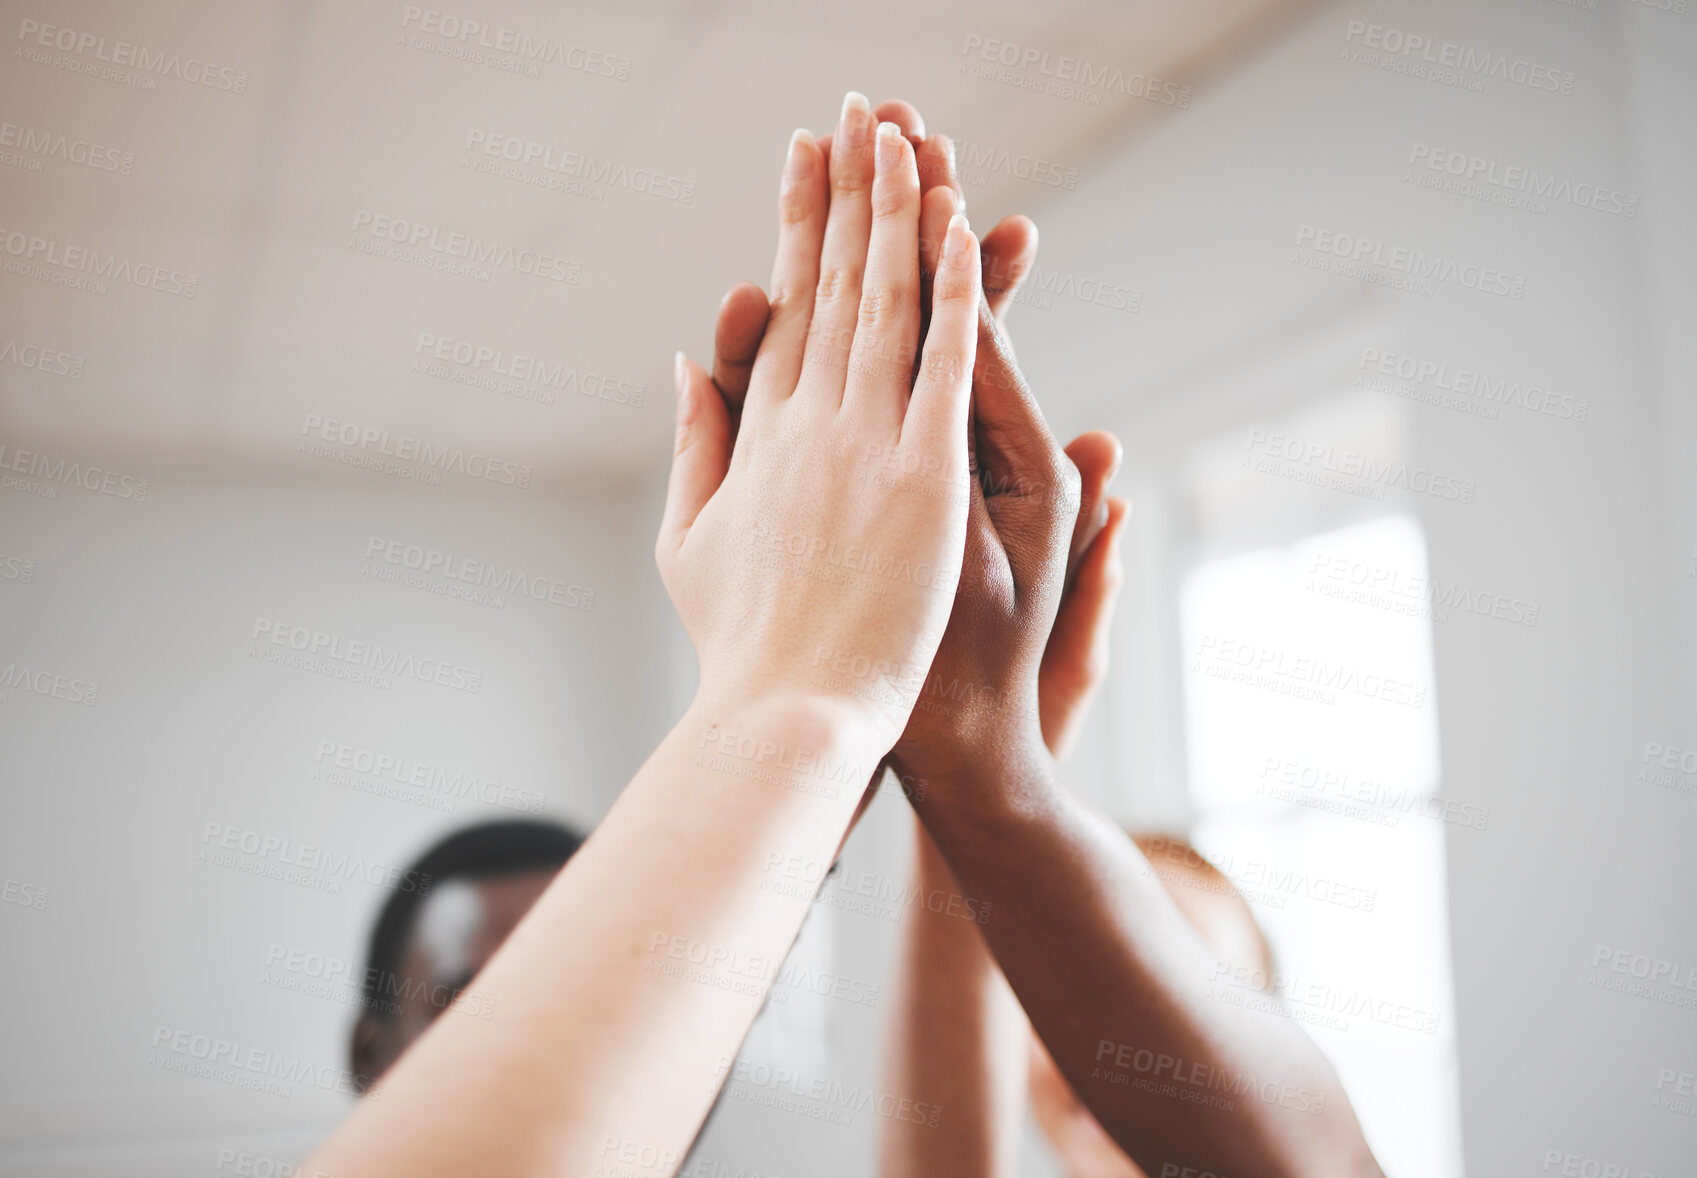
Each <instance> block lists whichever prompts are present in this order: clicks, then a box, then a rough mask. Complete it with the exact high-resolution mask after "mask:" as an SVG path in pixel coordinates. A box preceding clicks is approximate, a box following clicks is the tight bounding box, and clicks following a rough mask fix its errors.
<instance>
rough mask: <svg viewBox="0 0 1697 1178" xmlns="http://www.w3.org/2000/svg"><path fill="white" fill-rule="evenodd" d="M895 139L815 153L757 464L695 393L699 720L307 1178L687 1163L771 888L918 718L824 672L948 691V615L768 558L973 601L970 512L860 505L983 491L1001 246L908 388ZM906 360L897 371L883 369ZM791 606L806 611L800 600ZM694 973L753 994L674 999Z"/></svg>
mask: <svg viewBox="0 0 1697 1178" xmlns="http://www.w3.org/2000/svg"><path fill="white" fill-rule="evenodd" d="M894 139H895V141H894V142H893V143H892V142H890V140H889V139H888V138H887V137H886V138H885V139H884V140H883V146H884V152H883V154H881V155H879V156H878V160H879V165H878V166H877V168H876V169H875V168H874V164H873V160H874V135H873V133H872V127H871V120H870V117H869V112H867V111H866V109H865V106H864V100H860V102H859V103H855V102H853V101H851V102H849V103H846V104H845V110H844V121H843V125H842V126H840V127H839V130H838V132H837V135H836V140H835V142H836V149H835V151H834V152H833V154H832V158H831V161H830V164H829V172H827V165H826V161H825V158H824V156H823V154H822V153H821V152H820V151H819V149H818V148H817V146H816V145H815V144H814V143H813V142H812V140H811V137H808V136H806V135H805V134H803V135H800V136H798V137H797V139H796V140H795V142H794V143H793V144H792V148H791V154H790V157H789V161H788V163H787V164H786V171H785V176H786V179H785V182H784V185H783V190H782V194H781V196H780V211H781V221H782V228H781V230H780V235H779V255H778V261H777V264H776V266H775V268H774V274H773V283H772V287H773V290H774V292H775V297H774V299H773V304H772V313H771V322H770V325H769V327H768V330H767V332H766V339H765V340H764V341H763V342H762V344H761V347H760V349H759V352H758V356H757V358H756V360H755V361H754V364H753V366H752V375H751V378H750V383H749V388H748V395H747V398H746V401H745V403H744V405H743V407H742V412H741V428H740V430H739V431H738V435H737V438H736V444H735V446H734V449H733V447H732V445H731V421H730V416H729V413H728V412H727V409H726V406H725V405H724V404H723V402H722V401H720V400H719V399H718V398H712V397H704V396H700V395H698V394H699V391H700V379H699V376H700V374H699V370H694V371H691V370H690V367H689V366H687V365H686V366H684V371H682V372H681V373H680V380H679V406H678V430H677V442H676V446H675V449H674V459H673V471H672V479H671V483H670V486H669V489H668V498H667V507H666V515H665V520H664V523H663V524H662V529H661V536H660V540H659V543H658V544H657V546H656V549H657V557H658V559H659V562H660V565H661V571H662V575H663V577H664V579H665V581H666V585H667V588H668V591H669V592H670V593H671V594H672V596H673V599H674V601H675V602H676V603H677V605H678V609H679V612H680V614H681V615H682V616H683V619H684V622H685V626H686V628H687V629H688V631H689V634H690V637H691V639H692V641H694V643H695V645H696V649H697V653H698V655H699V657H700V660H701V667H702V677H701V689H700V691H699V692H698V695H697V697H696V700H695V702H694V703H693V704H692V705H691V707H690V709H689V711H688V712H687V713H686V714H685V716H684V717H683V719H682V720H681V721H680V722H679V724H678V726H677V727H676V728H675V729H674V730H673V731H672V733H671V734H670V735H669V736H668V737H667V738H666V740H665V741H663V742H662V744H661V745H660V747H659V748H658V749H657V750H656V751H655V753H654V754H653V756H651V757H650V758H649V760H648V762H647V763H646V764H645V765H644V766H643V767H642V769H641V770H640V771H639V772H638V773H637V775H636V777H635V778H633V779H632V781H631V783H630V784H629V786H627V788H626V789H625V791H624V793H623V794H622V795H621V796H620V798H619V800H618V802H617V803H616V804H615V805H614V807H613V809H612V811H611V812H610V813H609V814H608V815H607V817H606V819H605V820H603V822H602V823H601V825H600V826H599V827H598V828H597V829H596V832H595V834H594V835H593V836H592V837H591V838H590V839H589V841H588V842H587V843H586V844H585V845H584V847H583V849H582V850H580V851H579V852H578V853H577V855H576V856H574V857H573V859H572V860H571V862H570V864H569V865H568V866H567V867H566V869H565V870H563V871H562V872H561V873H560V874H559V876H558V877H556V879H555V880H554V882H553V883H552V884H551V885H550V886H549V888H548V890H547V891H546V892H545V893H544V894H543V896H542V897H541V899H540V900H538V901H537V903H536V905H535V906H534V907H533V908H532V909H531V911H530V912H529V914H528V915H527V916H526V917H525V918H524V920H523V921H522V922H521V923H520V924H519V926H518V928H517V929H516V930H515V931H514V932H513V935H512V936H511V937H510V938H509V939H508V940H507V942H506V943H505V944H504V945H503V946H502V948H501V949H500V950H499V951H498V952H497V953H496V954H495V956H494V957H493V958H492V959H491V961H490V963H489V964H488V966H487V967H486V968H485V969H484V970H483V971H482V973H480V974H479V975H478V977H477V978H476V980H475V982H474V983H473V985H472V986H471V987H470V990H469V992H471V993H474V994H476V995H477V997H478V999H479V1004H480V1009H492V1010H493V1011H494V1017H492V1018H490V1019H487V1020H485V1019H481V1018H476V1017H469V1016H467V1017H455V1014H454V1012H452V1011H450V1012H449V1013H448V1014H447V1015H446V1016H445V1017H443V1018H440V1019H438V1020H437V1021H436V1022H435V1023H434V1024H433V1025H432V1027H431V1029H430V1030H429V1031H428V1032H427V1033H426V1034H425V1035H424V1036H423V1038H422V1039H420V1040H419V1041H418V1042H417V1043H416V1044H415V1045H414V1046H413V1047H412V1048H411V1050H409V1051H408V1052H407V1054H406V1055H404V1056H403V1057H402V1058H401V1059H400V1060H399V1061H398V1062H397V1063H396V1064H395V1065H394V1067H393V1068H392V1069H391V1070H390V1072H389V1073H388V1074H387V1076H386V1077H385V1079H384V1081H383V1083H382V1084H381V1085H380V1086H379V1088H378V1089H377V1091H376V1092H375V1093H374V1094H373V1096H372V1097H370V1098H368V1099H367V1100H365V1101H362V1102H361V1104H360V1106H359V1107H358V1108H357V1109H356V1110H355V1112H354V1113H353V1114H352V1115H351V1116H350V1117H349V1119H348V1120H347V1121H346V1122H345V1123H344V1124H343V1125H342V1126H341V1128H339V1129H338V1130H337V1131H336V1133H335V1134H334V1135H332V1137H331V1138H330V1140H329V1141H327V1142H326V1143H325V1144H324V1145H323V1146H322V1147H321V1148H320V1149H319V1151H318V1152H317V1153H316V1154H315V1155H314V1156H313V1158H312V1159H310V1160H309V1161H308V1163H307V1164H306V1167H305V1170H304V1172H307V1173H315V1174H317V1173H330V1174H360V1175H407V1176H408V1178H420V1176H422V1178H435V1176H438V1175H441V1176H444V1178H445V1176H448V1175H455V1176H457V1175H463V1174H468V1173H497V1174H503V1175H519V1176H528V1175H544V1174H548V1175H552V1174H590V1173H595V1172H597V1167H601V1168H603V1169H604V1168H605V1167H607V1166H609V1165H618V1166H621V1167H625V1168H629V1169H630V1170H631V1172H633V1173H636V1174H641V1175H644V1176H651V1175H662V1174H669V1173H671V1172H673V1171H674V1170H675V1169H676V1168H677V1166H678V1165H679V1163H680V1162H681V1160H682V1157H683V1155H684V1152H685V1151H686V1150H687V1148H688V1146H689V1144H690V1142H691V1141H692V1140H693V1138H694V1136H695V1134H696V1132H697V1130H698V1129H699V1127H700V1124H701V1120H702V1118H703V1117H704V1116H705V1114H706V1112H707V1109H708V1108H709V1107H710V1105H711V1103H712V1100H713V1098H714V1095H715V1093H716V1092H717V1091H718V1088H719V1087H720V1086H721V1085H722V1084H723V1082H724V1080H725V1078H726V1068H727V1067H728V1066H729V1064H730V1061H731V1060H732V1059H733V1057H734V1056H735V1055H736V1053H737V1050H738V1048H739V1046H740V1045H741V1042H742V1039H743V1037H744V1035H745V1034H746V1033H747V1030H748V1027H749V1025H750V1024H751V1023H752V1021H753V1019H754V1016H755V1014H756V1013H757V1011H758V1009H759V1007H760V1005H761V1003H762V1001H763V1000H764V997H765V994H766V991H767V989H768V988H769V987H770V984H771V981H772V978H773V977H774V976H775V973H776V965H777V963H778V962H780V961H781V960H782V959H783V957H784V955H785V953H786V952H787V951H788V949H789V947H790V945H791V943H792V942H793V940H794V938H795V935H796V932H797V930H798V929H799V927H800V925H801V921H802V919H803V917H804V916H805V914H806V910H807V905H806V904H805V903H804V902H801V901H798V900H795V899H793V898H787V897H780V896H776V895H773V894H772V893H770V892H765V891H762V890H760V888H759V887H758V886H757V885H758V883H759V879H760V873H761V870H762V866H763V864H764V863H765V862H767V859H768V856H769V855H770V854H771V853H772V852H773V851H774V850H779V851H781V852H783V853H789V854H797V855H801V856H806V857H809V858H812V859H815V860H819V859H823V858H826V857H828V856H829V855H830V854H832V853H833V851H834V849H835V847H836V846H837V845H838V844H839V843H840V841H841V838H842V836H843V832H844V830H845V828H846V827H847V825H848V822H849V820H850V817H851V815H852V813H853V810H854V806H855V802H856V800H857V798H858V795H859V790H858V789H854V788H837V789H836V790H835V791H834V792H832V791H830V790H828V789H825V788H821V781H820V776H819V774H818V773H817V771H816V769H817V767H819V766H827V765H837V766H846V767H847V769H848V774H847V776H841V777H840V780H843V781H848V782H853V781H854V780H855V777H854V774H855V773H856V772H858V773H859V775H860V776H859V780H864V775H865V773H866V772H867V771H869V770H870V767H871V766H872V765H874V764H876V763H877V761H878V760H879V758H880V757H881V756H882V755H883V754H884V753H885V752H886V751H887V750H888V748H889V745H890V743H891V742H893V740H894V739H895V735H896V733H897V732H899V731H900V728H901V725H902V723H903V721H904V720H905V718H906V714H907V711H906V709H907V706H911V700H910V701H908V703H907V704H906V705H904V704H903V703H902V701H901V700H900V699H899V698H892V697H891V696H890V694H889V693H885V694H883V695H880V696H878V697H876V698H874V699H867V698H865V697H864V696H862V695H859V694H853V693H841V692H837V691H836V690H835V689H830V688H823V687H820V686H819V685H818V684H817V683H815V682H814V680H813V670H812V667H813V658H814V655H815V652H816V651H817V650H818V649H819V648H821V647H822V646H823V647H829V645H830V644H832V643H845V642H853V643H854V644H855V645H856V647H857V648H858V649H860V650H862V651H869V652H870V653H873V654H875V655H876V656H877V657H879V658H884V659H888V660H890V661H892V662H894V663H897V664H912V665H915V666H918V667H920V668H923V667H924V666H925V665H927V664H928V662H929V659H930V657H931V650H932V646H933V645H934V643H935V642H936V640H937V635H938V634H939V633H940V632H941V629H942V625H943V621H944V619H945V618H946V616H947V612H948V609H949V601H950V600H951V594H950V593H948V592H947V591H944V592H937V591H936V590H935V589H934V588H932V587H931V586H922V585H919V584H916V583H914V582H913V581H911V580H905V581H904V580H901V579H900V578H896V579H895V580H896V581H897V583H895V584H891V585H882V584H880V585H875V586H871V587H870V588H875V589H879V590H882V591H881V592H872V591H870V589H869V586H868V585H867V583H866V582H865V581H859V582H856V581H850V580H846V579H843V578H831V577H826V578H819V577H805V578H800V579H797V578H789V577H787V574H786V572H785V571H782V570H773V569H772V568H771V567H770V561H768V560H766V559H765V558H766V557H768V556H770V555H771V548H772V546H773V545H772V542H773V537H774V536H779V537H786V536H791V535H795V534H805V535H807V536H810V537H813V538H817V539H820V540H822V541H824V542H825V544H826V545H827V547H826V548H824V549H822V550H820V549H809V548H806V547H805V546H804V550H805V551H808V552H810V553H812V554H813V555H814V556H815V557H816V558H818V559H822V560H824V561H825V562H827V563H828V562H829V561H830V559H831V558H830V557H829V556H824V557H819V556H818V554H819V552H821V551H823V552H825V553H842V552H845V551H846V550H847V549H849V548H850V547H856V548H862V549H865V550H875V551H877V552H878V553H879V554H880V555H881V556H884V557H888V558H889V559H890V560H891V561H892V562H896V563H897V564H899V565H900V566H901V567H905V568H910V569H911V568H914V567H917V566H920V565H924V566H926V567H928V568H930V569H933V570H936V578H937V581H938V582H939V583H940V584H944V585H950V586H952V584H953V580H954V578H955V577H956V576H957V575H958V567H959V561H960V551H961V545H962V543H963V530H964V525H965V514H966V505H965V500H964V497H963V496H960V495H956V496H952V497H950V496H939V495H936V494H926V495H923V496H921V495H914V494H911V493H909V489H908V488H907V487H905V486H903V485H902V484H901V482H900V481H899V480H886V481H881V482H869V481H868V480H865V479H863V478H861V477H860V476H861V474H862V473H863V470H864V461H863V458H864V456H865V455H866V454H867V453H869V452H872V448H873V447H882V448H884V449H883V450H882V451H878V452H889V450H890V449H891V448H895V449H896V450H897V452H900V453H911V454H914V455H916V456H918V457H919V458H921V459H923V460H924V467H925V469H928V470H931V471H938V472H942V474H943V476H944V478H945V480H946V479H947V478H948V477H950V475H951V472H959V474H960V475H961V476H962V477H963V478H964V474H965V471H966V462H967V454H966V424H967V392H968V378H969V374H970V372H971V367H972V357H973V349H974V340H975V327H974V318H975V310H976V307H977V305H978V302H979V298H980V288H979V279H978V249H977V243H976V241H975V240H974V239H973V238H972V236H971V235H970V233H968V232H967V231H966V229H965V226H964V224H959V225H956V226H953V227H952V228H951V229H950V230H949V233H948V248H947V250H946V252H945V256H944V259H943V262H942V263H941V269H940V271H939V275H938V278H937V280H936V282H935V285H934V290H933V298H934V305H933V307H932V312H931V318H930V329H929V333H928V335H927V337H926V343H925V350H924V353H923V362H922V363H921V364H920V366H919V375H918V377H917V379H916V380H910V376H911V372H912V366H911V357H912V355H913V351H912V347H913V344H914V343H915V342H916V341H917V339H918V336H919V320H920V311H919V297H920V285H919V279H918V265H917V257H918V249H917V233H918V222H919V180H918V174H917V170H916V167H915V161H914V157H913V153H912V150H911V148H910V147H908V146H907V145H906V144H905V143H904V142H902V140H901V138H900V136H899V135H898V136H895V137H894ZM874 176H875V178H874ZM828 194H829V195H828ZM822 273H823V274H825V275H828V276H829V279H830V280H829V282H828V283H825V282H821V281H820V275H821V274H822ZM873 311H875V312H876V313H872V312H873ZM810 327H811V328H812V331H811V332H810ZM816 345H818V346H817V347H816ZM904 347H906V348H907V351H906V353H905V355H906V356H907V357H908V361H909V362H908V363H906V364H904V365H903V366H901V368H900V369H899V370H892V368H891V366H889V365H880V364H878V363H876V362H873V361H874V360H875V359H876V358H878V357H883V356H889V355H901V354H903V353H902V349H903V348H904ZM831 545H835V547H834V548H833V547H830V546H831ZM780 578H783V579H786V580H793V581H794V583H793V584H786V585H785V587H784V590H783V591H782V592H780V591H779V590H778V589H777V588H776V587H775V586H774V581H775V580H778V579H780ZM727 737H729V739H728V740H727V739H726V738H727ZM745 742H746V743H745ZM745 748H746V749H747V750H748V751H747V754H746V755H745V754H744V752H743V751H742V750H744V749H745ZM786 754H787V756H786ZM799 754H806V760H805V761H803V760H801V759H800V758H799ZM801 764H806V765H808V766H813V767H815V771H813V772H810V771H808V770H806V769H802V768H799V767H798V766H799V765H801ZM780 766H788V768H783V767H780ZM750 768H752V769H754V770H755V771H756V772H755V773H754V774H753V775H751V774H749V773H746V772H743V770H744V769H750ZM698 947H699V948H701V949H703V950H705V951H706V952H707V953H710V954H714V955H715V959H716V960H718V959H723V958H722V957H721V956H719V955H731V959H732V960H734V961H735V962H736V963H737V965H738V968H737V969H736V977H735V980H737V981H739V982H749V983H751V984H747V985H738V986H735V987H730V986H724V987H721V986H719V985H704V984H696V983H695V982H694V981H692V980H689V979H687V978H684V977H679V976H676V971H675V970H668V968H667V967H668V966H670V965H672V964H673V963H674V962H675V961H682V962H684V963H685V964H687V963H688V962H689V961H690V960H691V959H692V958H694V956H695V952H694V951H695V950H696V949H697V948H698ZM674 950H681V952H674Z"/></svg>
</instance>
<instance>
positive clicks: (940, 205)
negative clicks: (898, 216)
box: [919, 181, 961, 339]
mask: <svg viewBox="0 0 1697 1178" xmlns="http://www.w3.org/2000/svg"><path fill="white" fill-rule="evenodd" d="M920 187H921V189H923V188H924V182H923V181H921V182H920ZM960 211H961V210H960V203H959V202H958V201H957V200H956V199H955V194H954V192H953V191H952V190H951V189H950V188H948V187H947V186H946V185H944V186H941V187H937V188H933V189H931V191H929V192H926V193H925V194H924V195H923V196H921V197H920V198H919V335H920V338H921V339H924V338H925V332H926V331H928V330H929V329H930V323H931V281H932V279H933V278H934V277H935V276H936V273H937V259H938V258H940V257H941V256H942V254H943V237H944V235H945V234H946V233H948V230H949V221H950V219H951V218H953V217H954V215H955V214H956V213H958V212H960Z"/></svg>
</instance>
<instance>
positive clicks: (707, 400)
mask: <svg viewBox="0 0 1697 1178" xmlns="http://www.w3.org/2000/svg"><path fill="white" fill-rule="evenodd" d="M672 374H673V380H674V381H675V383H676V384H677V392H678V427H677V433H676V434H675V435H674V441H673V443H672V477H671V479H670V481H669V482H668V483H667V485H666V513H665V516H664V517H663V518H662V519H661V521H660V538H659V540H658V542H657V543H656V545H655V547H656V549H657V551H658V552H659V553H661V554H664V553H666V552H668V551H672V552H675V551H677V550H678V548H680V547H682V545H683V542H684V537H685V536H687V535H688V534H689V529H690V526H691V525H692V524H694V523H695V517H696V516H698V515H700V514H701V509H702V508H703V507H706V506H707V501H708V500H709V499H711V498H712V497H713V492H715V491H717V490H718V489H719V484H720V483H722V482H724V481H725V471H726V470H727V469H729V467H730V461H731V445H730V441H731V425H730V413H729V411H728V410H727V409H726V408H725V399H724V398H723V397H721V396H720V395H719V390H718V389H717V388H716V387H714V384H713V381H712V379H711V378H710V377H709V376H708V375H707V371H706V369H704V368H702V367H701V365H699V364H697V363H696V362H695V361H693V360H690V359H688V358H686V357H685V356H684V354H683V353H682V352H679V353H678V354H677V356H676V357H675V358H674V360H673V373H672Z"/></svg>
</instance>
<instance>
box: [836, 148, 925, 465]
mask: <svg viewBox="0 0 1697 1178" xmlns="http://www.w3.org/2000/svg"><path fill="white" fill-rule="evenodd" d="M875 155H876V159H877V173H876V176H875V178H874V179H873V182H872V235H871V238H870V240H869V241H868V243H867V249H866V274H865V277H864V280H863V281H862V283H861V289H860V318H859V320H858V321H857V323H856V325H855V330H854V347H853V350H852V352H851V354H850V360H849V379H848V382H847V384H846V385H845V387H844V390H843V409H844V411H845V412H854V413H861V414H866V415H869V416H870V417H871V418H872V419H873V420H874V421H876V422H878V423H879V424H881V425H884V426H887V427H888V430H889V432H890V433H891V434H894V433H896V432H898V431H899V430H900V428H901V420H902V411H903V409H904V407H905V406H906V404H907V394H908V389H909V387H910V386H911V385H912V383H913V362H914V357H915V356H916V354H917V352H918V348H919V171H918V169H916V168H915V167H914V164H913V146H912V145H911V144H910V143H908V141H907V140H906V139H904V138H903V137H902V133H901V128H900V127H898V126H896V125H895V124H894V123H880V124H878V135H877V143H876V147H875Z"/></svg>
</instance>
